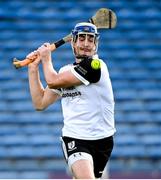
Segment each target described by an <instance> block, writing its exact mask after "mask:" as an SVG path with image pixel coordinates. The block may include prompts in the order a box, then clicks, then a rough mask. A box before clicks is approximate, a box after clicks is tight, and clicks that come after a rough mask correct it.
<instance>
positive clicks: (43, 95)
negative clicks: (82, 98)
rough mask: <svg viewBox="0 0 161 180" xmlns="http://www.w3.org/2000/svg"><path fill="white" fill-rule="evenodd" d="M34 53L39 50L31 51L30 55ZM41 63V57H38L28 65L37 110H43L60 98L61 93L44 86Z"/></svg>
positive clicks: (33, 99)
mask: <svg viewBox="0 0 161 180" xmlns="http://www.w3.org/2000/svg"><path fill="white" fill-rule="evenodd" d="M34 53H37V52H33V53H30V54H29V55H28V57H29V56H31V55H33V54H34ZM39 63H40V57H37V59H36V60H35V61H34V62H33V63H31V64H30V65H29V66H28V76H29V86H30V93H31V97H32V102H33V105H34V107H35V109H36V110H43V109H45V108H47V107H48V106H49V105H50V104H52V103H54V102H55V101H56V100H57V99H58V98H59V95H58V94H56V93H54V92H53V91H52V90H51V89H49V88H48V87H46V88H44V87H43V85H42V83H41V81H40V76H39V67H38V65H39Z"/></svg>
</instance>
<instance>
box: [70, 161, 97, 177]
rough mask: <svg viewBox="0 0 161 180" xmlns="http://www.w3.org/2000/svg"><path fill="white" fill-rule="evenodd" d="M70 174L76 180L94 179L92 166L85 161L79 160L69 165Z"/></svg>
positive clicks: (89, 162)
mask: <svg viewBox="0 0 161 180" xmlns="http://www.w3.org/2000/svg"><path fill="white" fill-rule="evenodd" d="M71 169H72V173H73V176H74V178H76V179H95V176H94V172H93V165H92V163H91V161H89V160H87V159H80V160H78V161H75V162H74V163H73V164H72V165H71Z"/></svg>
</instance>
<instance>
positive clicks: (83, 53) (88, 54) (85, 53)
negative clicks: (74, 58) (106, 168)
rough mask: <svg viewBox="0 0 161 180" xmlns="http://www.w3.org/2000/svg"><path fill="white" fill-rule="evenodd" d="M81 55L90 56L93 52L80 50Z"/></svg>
mask: <svg viewBox="0 0 161 180" xmlns="http://www.w3.org/2000/svg"><path fill="white" fill-rule="evenodd" d="M80 55H81V56H92V55H93V54H92V53H91V52H89V51H88V52H82V53H80Z"/></svg>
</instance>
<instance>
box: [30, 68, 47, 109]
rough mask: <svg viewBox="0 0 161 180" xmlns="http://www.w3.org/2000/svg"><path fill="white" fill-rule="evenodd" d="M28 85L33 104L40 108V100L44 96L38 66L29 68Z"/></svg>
mask: <svg viewBox="0 0 161 180" xmlns="http://www.w3.org/2000/svg"><path fill="white" fill-rule="evenodd" d="M28 74H29V87H30V94H31V98H32V102H33V105H34V107H35V109H37V110H42V109H43V107H42V100H43V96H44V88H43V85H42V83H41V81H40V76H39V71H38V67H37V68H36V69H35V68H34V69H33V68H31V67H30V68H29V69H28Z"/></svg>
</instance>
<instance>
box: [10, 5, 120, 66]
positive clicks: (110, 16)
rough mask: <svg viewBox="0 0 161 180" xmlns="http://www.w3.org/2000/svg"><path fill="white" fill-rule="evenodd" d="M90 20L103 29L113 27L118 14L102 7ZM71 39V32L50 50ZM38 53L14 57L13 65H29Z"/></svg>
mask: <svg viewBox="0 0 161 180" xmlns="http://www.w3.org/2000/svg"><path fill="white" fill-rule="evenodd" d="M89 22H90V23H92V24H94V25H95V26H96V27H97V28H98V29H101V28H106V29H113V28H115V26H116V23H117V17H116V14H115V13H114V12H113V11H112V10H110V9H107V8H101V9H99V10H98V11H97V12H96V14H95V15H94V16H92V18H91V19H89ZM70 41H71V34H68V35H67V36H65V37H64V38H62V39H60V40H58V41H56V42H54V43H52V44H51V45H50V50H51V51H54V50H55V49H56V48H58V47H60V46H61V45H63V44H65V43H66V42H70ZM38 55H39V54H35V55H33V56H31V57H30V58H26V59H24V60H18V59H16V58H14V60H13V65H14V66H15V68H16V69H18V68H21V67H23V66H27V65H28V64H30V63H32V62H33V61H35V59H36V58H37V56H38Z"/></svg>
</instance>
